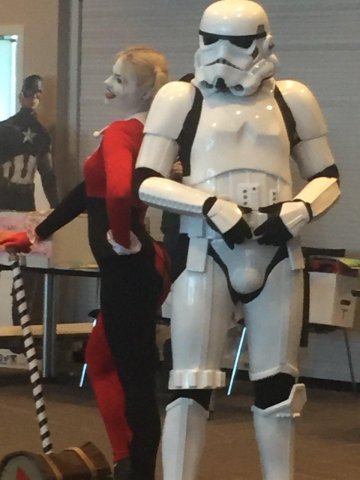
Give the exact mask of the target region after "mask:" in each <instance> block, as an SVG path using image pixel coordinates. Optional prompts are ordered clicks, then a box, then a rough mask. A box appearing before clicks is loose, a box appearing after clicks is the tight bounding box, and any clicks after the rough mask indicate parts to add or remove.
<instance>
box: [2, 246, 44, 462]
mask: <svg viewBox="0 0 360 480" xmlns="http://www.w3.org/2000/svg"><path fill="white" fill-rule="evenodd" d="M10 261H11V269H12V275H13V287H14V292H13V293H14V299H15V305H16V309H17V311H18V314H19V317H20V323H21V329H22V334H23V339H24V348H25V356H26V360H27V364H28V369H29V373H30V382H31V386H32V393H33V397H34V401H35V409H36V416H37V420H38V424H39V430H40V439H41V446H42V449H43V452H44V453H46V454H49V453H52V443H51V439H50V430H49V426H48V421H47V415H46V408H45V401H44V395H43V389H42V384H41V377H40V373H39V367H38V363H37V359H36V352H35V344H34V337H33V335H32V332H31V328H30V317H29V312H28V306H27V303H26V296H25V288H24V281H23V278H22V275H21V270H20V265H19V257H18V255H17V254H11V255H10Z"/></svg>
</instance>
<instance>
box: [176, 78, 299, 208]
mask: <svg viewBox="0 0 360 480" xmlns="http://www.w3.org/2000/svg"><path fill="white" fill-rule="evenodd" d="M234 99H235V101H234ZM289 158H290V147H289V141H288V136H287V132H286V127H285V124H284V120H283V117H282V114H281V112H280V109H279V107H278V105H277V103H276V100H275V99H274V96H273V94H272V92H271V91H270V89H269V88H263V89H262V90H260V91H259V92H258V93H257V94H256V95H252V96H250V97H234V95H232V94H230V93H217V94H214V95H211V96H209V97H205V98H204V99H203V104H202V111H201V116H200V119H199V124H198V127H197V131H196V135H195V138H194V142H193V146H192V150H191V158H190V176H189V177H187V178H185V179H184V183H186V184H188V185H198V186H200V185H203V186H204V188H205V189H206V190H208V191H211V192H213V193H217V194H221V193H222V191H223V192H224V194H226V195H225V196H227V197H230V198H232V199H233V200H237V201H240V200H244V199H243V198H241V195H240V198H239V191H240V190H241V189H242V190H244V189H245V190H248V189H250V190H254V191H255V190H256V188H257V185H262V186H263V187H262V188H263V190H264V187H265V189H266V192H257V196H259V195H260V197H261V198H257V199H256V200H255V198H254V201H252V202H250V204H249V206H252V207H253V208H256V207H257V206H260V205H258V204H262V205H264V204H269V203H274V202H275V201H279V199H280V198H279V197H284V194H281V192H279V190H284V185H286V187H285V190H286V194H285V196H286V197H287V196H288V195H290V193H289V190H290V189H291V175H290V165H289ZM279 183H280V184H282V185H283V187H281V188H280V187H279ZM266 185H267V187H266ZM241 203H242V204H244V202H243V201H242V202H241Z"/></svg>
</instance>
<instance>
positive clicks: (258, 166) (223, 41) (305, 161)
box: [135, 0, 340, 480]
mask: <svg viewBox="0 0 360 480" xmlns="http://www.w3.org/2000/svg"><path fill="white" fill-rule="evenodd" d="M199 40H200V45H199V49H198V50H197V52H196V54H195V78H194V80H193V81H192V83H190V84H189V83H185V82H170V83H168V84H167V85H165V86H164V87H163V88H162V89H161V90H160V91H159V93H158V95H157V96H156V97H155V99H154V102H153V104H152V107H151V110H150V112H149V115H148V118H147V122H146V124H145V128H144V132H145V135H144V140H143V143H142V146H141V149H140V153H139V157H138V161H137V169H136V171H135V172H136V177H137V182H138V188H139V196H140V198H141V199H142V200H143V201H145V202H146V203H148V204H149V205H152V206H155V207H160V208H163V209H166V210H169V211H173V212H175V213H179V214H180V215H181V220H180V237H181V239H179V240H181V241H179V242H178V245H180V246H181V244H182V246H183V247H184V248H183V250H185V256H184V261H183V262H182V270H179V271H178V272H177V273H178V276H177V278H176V280H175V282H174V285H173V290H172V315H171V338H172V352H173V369H172V371H171V373H170V381H169V388H170V389H172V390H173V393H174V395H173V399H172V401H171V403H170V404H169V405H168V406H167V413H166V418H165V423H164V429H163V441H162V444H163V471H164V479H165V480H195V479H196V478H197V475H198V470H199V462H200V458H201V453H202V450H203V447H204V443H205V430H206V424H207V418H208V414H209V402H210V395H211V391H212V389H215V388H221V387H223V386H224V383H225V374H224V372H222V371H221V368H220V367H221V360H222V352H223V346H224V340H225V336H226V333H227V329H228V326H229V325H230V322H231V316H232V313H233V311H234V304H237V303H240V304H241V305H242V308H243V312H244V318H245V322H246V326H247V333H248V347H249V375H250V379H251V380H252V382H253V384H254V391H255V399H254V405H253V407H252V412H253V421H254V428H255V433H256V439H257V444H258V448H259V452H260V459H261V465H262V470H263V479H264V480H293V478H294V465H293V458H294V420H295V418H296V417H298V416H300V413H301V411H302V407H303V405H304V403H305V401H306V393H305V386H304V385H303V384H299V383H296V378H297V377H298V375H299V368H298V347H299V343H300V333H301V327H302V307H303V268H304V262H303V257H302V252H301V248H300V243H299V234H300V233H301V231H302V229H303V228H304V227H305V225H306V224H307V223H309V222H310V221H312V220H314V219H316V218H317V217H318V216H319V215H322V214H323V213H324V212H325V211H326V210H327V209H328V208H329V207H331V206H332V205H333V204H334V202H335V201H336V200H337V198H338V197H339V194H340V190H339V182H338V177H339V175H338V171H337V168H336V166H335V162H334V158H333V155H332V153H331V150H330V147H329V143H328V138H327V128H326V124H325V121H324V118H323V115H322V113H321V110H320V108H319V105H318V103H317V101H316V99H315V97H314V95H313V94H312V93H311V91H310V90H309V89H308V87H307V86H305V85H303V84H302V83H300V82H298V81H292V80H282V81H276V82H275V79H274V74H275V71H276V65H277V59H276V56H275V55H274V53H273V50H274V44H273V41H272V35H271V31H270V25H269V20H268V17H267V14H266V12H265V11H264V9H263V8H262V7H261V6H260V5H259V4H258V3H256V2H253V1H250V0H220V1H217V2H214V3H212V4H211V5H210V6H209V7H208V8H207V9H206V10H205V12H204V14H203V16H202V19H201V23H200V31H199ZM280 99H282V100H280ZM280 105H283V106H284V105H285V106H286V108H283V110H284V112H285V110H286V111H287V117H288V118H289V119H290V120H291V122H286V121H285V118H284V112H283V111H282V110H281V107H280ZM194 111H195V112H197V114H196V115H194V114H193V112H194ZM189 118H191V119H192V120H191V121H190V122H189ZM194 123H195V127H194V125H192V124H194ZM290 124H292V127H293V128H290ZM189 132H190V134H189ZM191 132H192V133H191ZM184 137H186V138H187V141H186V142H185V145H184V143H183V139H184ZM178 156H179V158H180V159H181V160H182V162H183V171H184V178H183V183H182V184H180V183H178V182H174V181H172V180H171V179H169V178H168V177H169V171H170V168H171V165H172V164H173V162H174V161H175V160H176V159H177V157H178ZM290 158H291V159H293V160H294V161H295V163H296V164H297V166H298V168H299V171H300V173H301V175H302V177H303V178H304V179H305V180H306V184H305V186H304V188H303V189H302V190H300V191H299V192H298V193H297V194H294V193H293V188H292V174H291V170H290ZM180 253H181V252H180ZM239 448H241V447H239ZM239 468H241V466H239Z"/></svg>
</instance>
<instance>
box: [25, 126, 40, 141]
mask: <svg viewBox="0 0 360 480" xmlns="http://www.w3.org/2000/svg"><path fill="white" fill-rule="evenodd" d="M22 134H23V135H24V139H23V143H26V142H30V143H34V142H33V138H34V137H36V135H37V133H35V132H32V131H31V129H30V128H28V129H27V130H26V131H23V132H22Z"/></svg>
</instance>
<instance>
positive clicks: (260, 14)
mask: <svg viewBox="0 0 360 480" xmlns="http://www.w3.org/2000/svg"><path fill="white" fill-rule="evenodd" d="M199 40H200V46H199V49H198V50H197V52H196V54H195V82H196V84H197V85H198V86H199V87H200V88H201V89H203V90H204V91H206V90H208V91H209V92H211V91H219V90H220V91H231V93H233V94H234V95H238V96H248V95H252V94H254V93H255V92H256V91H257V90H258V89H259V87H260V86H261V83H262V82H263V81H264V80H265V79H267V78H271V77H272V76H273V75H274V73H275V69H276V65H277V58H276V56H275V55H274V54H273V53H272V49H273V46H274V44H273V41H272V36H271V33H270V26H269V20H268V16H267V14H266V12H265V10H264V9H263V8H262V7H261V6H260V5H259V4H258V3H256V2H254V1H251V0H220V1H217V2H215V3H213V4H211V5H210V6H209V7H208V8H207V9H206V10H205V12H204V14H203V16H202V19H201V22H200V30H199Z"/></svg>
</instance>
